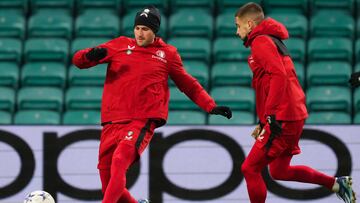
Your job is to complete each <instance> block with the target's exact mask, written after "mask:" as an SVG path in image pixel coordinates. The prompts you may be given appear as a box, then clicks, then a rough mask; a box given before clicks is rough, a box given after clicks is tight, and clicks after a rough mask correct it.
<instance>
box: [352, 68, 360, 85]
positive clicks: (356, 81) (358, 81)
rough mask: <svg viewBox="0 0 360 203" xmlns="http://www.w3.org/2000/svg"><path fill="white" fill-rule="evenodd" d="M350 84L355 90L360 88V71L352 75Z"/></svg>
mask: <svg viewBox="0 0 360 203" xmlns="http://www.w3.org/2000/svg"><path fill="white" fill-rule="evenodd" d="M349 83H350V85H351V87H353V88H355V87H359V86H360V71H359V72H355V73H352V74H351V77H350V80H349Z"/></svg>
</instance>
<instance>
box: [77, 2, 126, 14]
mask: <svg viewBox="0 0 360 203" xmlns="http://www.w3.org/2000/svg"><path fill="white" fill-rule="evenodd" d="M121 2H122V0H77V1H76V8H77V10H78V11H79V13H83V12H84V11H86V10H87V9H109V10H111V12H116V13H118V12H119V11H121Z"/></svg>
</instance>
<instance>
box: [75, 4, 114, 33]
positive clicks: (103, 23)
mask: <svg viewBox="0 0 360 203" xmlns="http://www.w3.org/2000/svg"><path fill="white" fill-rule="evenodd" d="M89 22H91V23H89ZM119 34H120V20H119V17H118V16H117V15H116V14H115V13H113V12H110V11H109V10H101V9H89V10H86V11H84V13H82V14H81V15H79V16H78V17H77V18H76V21H75V35H76V37H110V38H115V37H118V36H119Z"/></svg>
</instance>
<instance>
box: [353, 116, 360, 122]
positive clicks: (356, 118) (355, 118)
mask: <svg viewBox="0 0 360 203" xmlns="http://www.w3.org/2000/svg"><path fill="white" fill-rule="evenodd" d="M354 124H360V113H357V114H355V117H354Z"/></svg>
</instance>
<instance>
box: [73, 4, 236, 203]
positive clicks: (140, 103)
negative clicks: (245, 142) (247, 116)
mask: <svg viewBox="0 0 360 203" xmlns="http://www.w3.org/2000/svg"><path fill="white" fill-rule="evenodd" d="M160 21H161V19H160V14H159V11H158V10H157V9H156V8H155V7H153V6H149V7H146V8H145V9H143V10H141V11H140V12H138V13H137V14H136V16H135V23H134V35H135V38H128V37H124V36H121V37H118V38H115V39H113V40H110V41H108V42H106V43H104V44H101V45H99V46H97V47H93V48H87V49H84V50H80V51H78V52H76V53H75V55H74V57H73V63H74V64H75V65H76V66H77V67H79V68H81V69H85V68H90V67H92V66H95V65H97V64H99V63H108V68H107V74H106V80H105V85H104V91H103V96H102V106H101V122H102V125H103V129H102V133H101V139H100V149H99V164H98V169H99V173H100V178H101V183H102V192H103V194H104V198H103V201H102V202H103V203H136V202H141V203H146V202H148V200H139V201H137V200H135V199H134V198H133V197H132V196H131V195H130V193H129V191H128V190H127V189H126V188H125V184H126V176H125V174H126V171H127V170H128V168H129V167H130V166H131V165H132V163H133V162H135V161H136V160H138V159H139V157H140V155H141V153H142V152H143V151H144V150H145V148H146V147H147V145H148V144H149V142H150V140H151V138H152V136H153V133H154V129H155V128H157V127H159V126H162V125H164V124H165V123H166V119H167V116H168V105H169V87H168V78H169V77H170V78H171V79H172V80H173V81H174V82H175V84H176V86H177V87H178V88H179V89H180V90H181V91H182V92H184V93H185V94H186V95H187V96H188V97H189V98H190V99H191V100H192V101H193V102H194V103H196V104H197V105H198V106H199V107H201V108H202V109H203V110H204V111H206V112H208V113H210V114H219V115H222V116H225V117H227V118H228V119H230V118H231V116H232V115H231V110H230V109H229V108H228V107H225V106H216V103H215V102H214V100H213V99H212V98H211V97H210V96H209V95H208V93H207V92H206V91H205V90H204V89H203V87H201V85H200V84H199V83H198V81H197V80H196V79H194V78H193V77H192V76H190V75H189V74H188V73H187V72H186V71H185V69H184V67H183V64H182V61H181V58H180V56H179V54H178V52H177V50H176V48H175V47H173V46H171V45H168V44H166V43H165V42H164V41H163V40H162V39H161V38H159V37H156V33H157V31H158V30H159V27H160Z"/></svg>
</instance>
